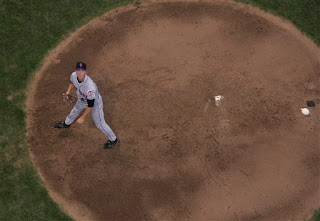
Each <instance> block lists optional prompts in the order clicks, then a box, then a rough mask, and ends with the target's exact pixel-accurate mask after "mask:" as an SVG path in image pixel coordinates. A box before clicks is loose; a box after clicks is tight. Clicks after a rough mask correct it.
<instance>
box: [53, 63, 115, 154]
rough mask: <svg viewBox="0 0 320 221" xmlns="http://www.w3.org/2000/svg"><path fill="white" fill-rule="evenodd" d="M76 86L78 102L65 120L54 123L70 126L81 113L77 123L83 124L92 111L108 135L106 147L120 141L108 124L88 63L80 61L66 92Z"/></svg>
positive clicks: (95, 120)
mask: <svg viewBox="0 0 320 221" xmlns="http://www.w3.org/2000/svg"><path fill="white" fill-rule="evenodd" d="M72 88H76V93H77V102H76V104H75V106H74V107H73V109H72V110H71V112H70V114H69V115H68V116H67V118H66V119H65V121H62V122H59V123H57V124H55V125H54V127H55V128H69V127H70V125H71V124H72V123H73V122H74V121H75V119H76V118H77V117H78V116H79V115H80V113H81V112H83V111H84V112H83V114H82V115H81V117H79V118H78V119H77V121H76V123H79V124H82V123H83V121H84V119H85V118H86V117H87V115H88V114H89V113H91V116H92V119H93V121H94V123H95V125H96V126H97V128H99V129H100V130H101V131H102V133H103V134H104V135H106V136H107V137H108V139H109V140H108V142H107V143H105V144H104V148H105V149H110V148H112V147H113V146H114V145H116V144H118V143H119V139H117V137H116V135H115V134H114V133H113V131H112V130H111V128H110V127H109V126H108V124H106V122H105V119H104V114H103V103H102V97H101V95H100V94H99V92H98V88H97V85H96V84H95V83H94V82H93V80H92V79H91V78H90V77H89V76H88V75H87V72H86V64H85V63H83V62H78V63H77V65H76V71H75V72H73V73H72V74H71V77H70V84H69V86H68V89H67V92H66V94H70V92H71V89H72Z"/></svg>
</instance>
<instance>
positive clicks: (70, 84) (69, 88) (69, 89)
mask: <svg viewBox="0 0 320 221" xmlns="http://www.w3.org/2000/svg"><path fill="white" fill-rule="evenodd" d="M72 88H74V85H73V84H72V83H71V82H70V83H69V86H68V89H67V92H66V94H70V92H71V90H72Z"/></svg>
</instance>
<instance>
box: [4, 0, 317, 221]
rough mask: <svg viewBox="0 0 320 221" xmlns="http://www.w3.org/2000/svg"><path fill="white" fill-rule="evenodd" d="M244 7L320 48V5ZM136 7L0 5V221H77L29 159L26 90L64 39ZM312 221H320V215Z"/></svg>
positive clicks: (281, 2) (298, 1)
mask: <svg viewBox="0 0 320 221" xmlns="http://www.w3.org/2000/svg"><path fill="white" fill-rule="evenodd" d="M238 1H239V2H245V3H250V4H252V5H255V6H258V7H261V8H263V9H265V10H267V11H271V12H272V13H274V14H277V15H280V16H282V17H285V18H287V19H288V20H290V21H292V22H293V23H294V24H295V25H296V26H297V27H298V28H299V29H300V30H302V31H303V32H305V33H307V35H309V36H310V37H311V38H312V39H314V41H315V42H316V43H317V44H318V45H319V44H320V34H319V33H320V30H319V15H320V1H319V0H290V1H288V0H238ZM130 2H133V0H95V1H90V0H78V1H68V0H56V1H40V0H38V1H35V0H30V1H22V0H20V1H19V0H0V49H1V54H0V68H1V69H0V80H1V83H0V95H1V98H2V99H0V180H1V182H0V220H19V221H20V220H24V221H27V220H45V221H49V220H71V219H70V218H69V217H68V216H66V215H65V214H64V213H63V212H61V211H60V209H59V207H58V206H57V205H56V204H55V203H54V202H53V201H52V200H51V199H50V197H49V196H48V193H47V191H46V190H45V188H44V187H43V185H42V183H41V181H40V179H39V177H38V175H37V173H36V170H35V169H34V167H33V165H32V162H31V161H30V159H29V154H28V150H27V148H26V113H25V100H26V94H25V90H26V87H27V83H28V80H30V79H31V77H32V74H33V73H34V71H35V70H36V69H37V68H39V67H40V65H41V62H42V61H43V58H44V56H45V55H46V53H47V52H48V51H49V50H50V49H53V48H54V47H55V46H56V45H57V44H58V43H59V42H60V41H61V40H62V39H63V38H64V36H66V35H67V34H68V33H70V32H72V31H74V30H75V29H76V28H77V27H80V26H81V25H83V24H85V23H86V22H88V21H89V20H90V19H91V18H93V17H95V16H97V15H101V14H103V13H105V12H106V11H107V10H110V9H112V8H115V7H118V6H120V5H123V4H127V3H130ZM310 215H311V214H310ZM311 220H312V221H316V220H317V221H318V220H320V210H318V211H316V212H315V214H314V216H313V218H312V219H311Z"/></svg>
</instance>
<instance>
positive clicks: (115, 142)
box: [104, 138, 120, 149]
mask: <svg viewBox="0 0 320 221" xmlns="http://www.w3.org/2000/svg"><path fill="white" fill-rule="evenodd" d="M118 143H120V140H118V138H117V139H115V140H114V141H111V140H108V142H107V143H105V144H104V149H111V148H112V147H113V146H114V145H116V144H118Z"/></svg>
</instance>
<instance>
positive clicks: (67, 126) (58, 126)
mask: <svg viewBox="0 0 320 221" xmlns="http://www.w3.org/2000/svg"><path fill="white" fill-rule="evenodd" d="M69 127H70V125H68V124H66V123H65V122H64V121H62V122H59V123H56V124H55V125H54V128H69Z"/></svg>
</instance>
